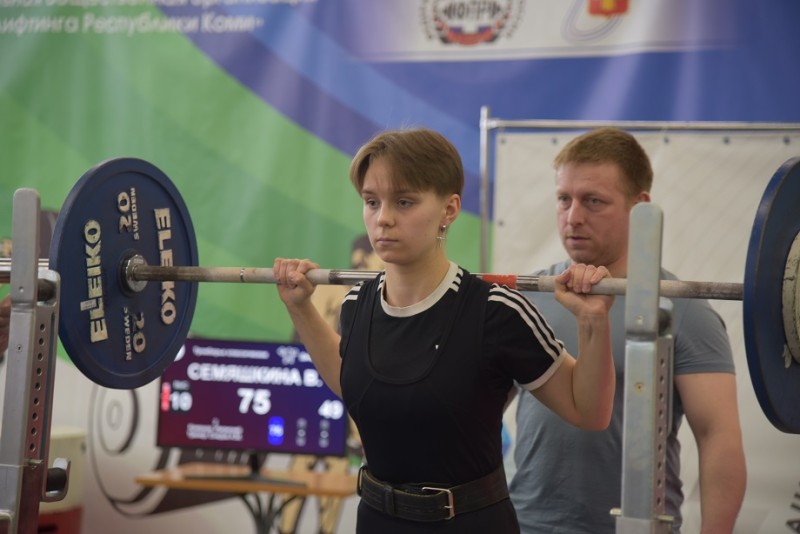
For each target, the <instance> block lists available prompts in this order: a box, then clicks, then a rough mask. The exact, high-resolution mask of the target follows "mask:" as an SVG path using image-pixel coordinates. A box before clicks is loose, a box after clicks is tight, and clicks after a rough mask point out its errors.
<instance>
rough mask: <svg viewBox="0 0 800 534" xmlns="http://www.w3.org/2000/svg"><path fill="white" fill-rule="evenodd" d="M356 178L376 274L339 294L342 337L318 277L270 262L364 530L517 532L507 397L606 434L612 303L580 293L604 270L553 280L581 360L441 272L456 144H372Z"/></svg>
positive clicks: (411, 140) (496, 299) (496, 293)
mask: <svg viewBox="0 0 800 534" xmlns="http://www.w3.org/2000/svg"><path fill="white" fill-rule="evenodd" d="M350 179H351V181H352V183H353V185H354V186H355V188H356V191H357V192H358V194H359V195H360V196H361V198H362V201H363V218H364V225H365V227H366V230H367V234H368V235H369V239H370V243H371V245H372V248H373V249H374V251H375V252H376V254H378V256H379V257H380V259H381V261H382V262H383V264H384V266H385V270H384V271H382V272H381V274H380V275H379V276H378V277H376V278H375V279H374V280H372V281H369V282H365V283H363V284H359V285H357V286H355V287H354V288H353V289H352V290H351V291H350V292H349V293H348V294H347V295H346V297H345V299H344V301H343V303H342V310H341V329H340V331H341V333H342V334H341V336H340V335H338V334H337V333H336V332H335V330H334V329H333V328H332V327H331V326H330V325H329V324H327V323H326V322H325V321H324V319H323V318H322V316H321V315H320V313H319V312H318V311H317V310H316V309H315V307H314V305H313V303H312V301H311V299H310V297H311V294H312V292H313V291H314V285H313V284H312V283H311V282H310V281H309V280H308V278H307V277H306V276H305V273H307V272H308V271H309V270H311V269H314V268H317V267H318V265H317V264H316V263H313V262H312V261H309V260H298V259H282V258H278V259H276V260H275V263H274V271H275V276H276V278H277V280H278V285H277V289H278V293H279V295H280V298H281V299H282V301H283V302H284V304H285V305H286V308H287V310H288V312H289V315H290V317H291V319H292V321H293V323H294V326H295V329H296V331H297V332H298V333H299V335H300V339H301V341H302V342H303V343H304V344H305V346H306V348H307V349H308V352H309V354H310V355H311V357H312V359H313V361H314V364H315V365H316V367H317V369H318V371H319V372H320V374H321V376H322V377H323V379H324V380H325V382H326V383H327V385H328V386H329V387H330V388H331V389H332V390H333V391H334V392H336V393H337V394H338V395H340V396H342V398H343V399H344V402H345V405H346V406H347V409H348V411H349V413H350V415H351V416H352V418H353V420H354V421H355V423H356V425H357V426H358V430H359V432H360V435H361V439H362V442H363V445H364V452H365V456H366V461H367V465H366V466H365V468H362V470H361V471H360V472H359V486H360V489H359V493H360V495H361V502H360V503H359V506H358V517H357V531H358V532H360V533H370V534H373V533H376V532H377V533H380V534H392V533H401V534H408V533H411V532H434V531H435V532H453V533H459V534H464V533H480V534H486V533H487V532H498V533H500V532H502V533H513V532H518V531H519V526H518V523H517V518H516V514H515V511H514V509H513V506H512V505H511V501H510V500H509V498H508V488H507V485H506V479H505V474H504V472H503V458H502V446H501V425H502V414H503V409H504V406H505V404H506V401H507V398H508V394H509V393H510V392H511V390H512V388H513V387H514V383H515V382H516V383H518V384H521V385H522V387H523V388H524V389H526V390H528V391H529V392H530V393H532V395H531V397H532V398H533V397H534V396H535V397H536V399H537V402H541V403H542V404H543V405H545V406H547V407H548V408H549V409H550V410H552V411H553V413H554V414H556V417H559V418H561V419H563V420H564V421H565V422H566V423H567V424H571V425H575V426H576V427H580V428H585V429H592V430H598V429H603V428H605V427H606V426H607V425H608V422H609V418H610V415H611V402H612V399H613V396H614V380H615V378H614V377H615V373H614V368H613V357H612V355H611V347H610V335H609V321H608V310H609V308H610V307H611V305H612V303H613V297H609V296H602V295H589V294H588V291H589V290H590V289H591V287H592V286H593V285H594V284H596V283H597V282H599V281H600V280H601V279H602V278H604V277H607V276H608V270H607V269H606V268H605V267H595V266H590V265H584V264H581V263H576V264H573V265H570V266H569V267H568V268H567V269H566V271H565V272H564V273H563V274H560V276H559V277H558V278H557V283H556V291H555V298H556V299H557V300H558V302H560V303H561V305H563V306H564V307H565V308H566V309H568V310H569V312H570V314H571V315H572V316H573V322H572V324H571V325H570V326H569V329H570V330H575V324H576V323H577V337H578V345H577V347H576V350H577V353H579V354H580V358H579V359H577V360H576V359H575V358H573V356H571V355H570V354H569V353H568V352H567V351H566V350H564V347H563V345H562V343H561V342H560V341H559V340H558V338H557V337H556V334H554V332H553V331H552V329H551V328H550V326H549V325H548V323H547V322H546V320H545V318H544V317H543V316H542V315H541V314H540V313H539V312H538V310H537V309H536V308H535V307H534V306H533V305H532V304H531V303H530V302H529V301H528V300H527V299H526V298H525V297H523V296H522V294H520V293H519V292H517V291H514V290H511V289H508V288H506V287H503V286H498V285H496V284H490V283H487V282H485V281H483V280H482V279H480V278H477V277H475V276H473V275H472V274H470V273H469V272H467V271H466V270H465V269H464V268H462V267H460V266H458V265H457V264H456V263H454V262H452V261H451V260H450V259H449V258H448V256H447V253H446V248H445V241H446V237H447V232H448V230H449V229H450V227H451V225H452V224H453V223H454V222H455V221H456V219H457V217H458V215H459V213H460V211H461V193H462V189H463V184H464V171H463V168H462V163H461V158H460V156H459V154H458V152H457V151H456V149H455V147H454V146H453V145H452V144H451V143H450V142H449V141H447V140H446V139H445V138H444V137H442V136H441V135H440V134H438V133H436V132H433V131H431V130H427V129H409V130H398V131H387V132H383V133H380V134H378V135H377V136H376V137H374V138H373V139H372V140H370V141H369V142H368V143H367V144H365V145H364V146H363V147H362V148H361V149H360V150H359V151H358V153H357V154H356V156H355V158H354V159H353V161H352V164H351V167H350ZM559 334H560V333H559ZM561 461H564V462H568V461H571V460H570V459H569V458H562V459H561Z"/></svg>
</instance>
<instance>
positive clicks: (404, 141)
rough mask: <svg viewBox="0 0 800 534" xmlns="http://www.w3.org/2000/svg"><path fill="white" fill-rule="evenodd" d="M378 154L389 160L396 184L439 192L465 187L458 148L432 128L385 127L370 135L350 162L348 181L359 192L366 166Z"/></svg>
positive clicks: (460, 189)
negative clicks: (379, 131)
mask: <svg viewBox="0 0 800 534" xmlns="http://www.w3.org/2000/svg"><path fill="white" fill-rule="evenodd" d="M378 158H384V159H385V160H386V161H387V162H388V163H389V167H390V168H391V170H392V173H393V176H392V179H393V180H394V181H395V185H396V186H400V185H403V186H407V187H409V188H410V189H411V190H414V191H429V190H433V191H434V192H435V193H436V194H438V195H439V196H447V195H450V194H453V193H457V194H458V195H461V193H462V191H463V189H464V167H463V164H462V162H461V156H460V155H459V153H458V150H456V147H455V146H453V144H452V143H451V142H450V141H448V140H447V139H446V138H445V137H444V136H443V135H442V134H440V133H438V132H435V131H433V130H430V129H427V128H412V129H404V130H387V131H384V132H381V133H379V134H377V135H376V136H375V137H373V138H372V139H370V140H369V141H368V142H367V143H366V144H365V145H364V146H362V147H361V148H360V149H359V150H358V152H357V153H356V155H355V157H354V158H353V161H352V163H351V164H350V181H351V182H352V183H353V186H354V187H355V188H356V191H358V192H359V193H361V189H362V188H363V186H364V177H365V176H366V174H367V169H369V166H370V165H371V164H372V162H373V161H375V160H376V159H378Z"/></svg>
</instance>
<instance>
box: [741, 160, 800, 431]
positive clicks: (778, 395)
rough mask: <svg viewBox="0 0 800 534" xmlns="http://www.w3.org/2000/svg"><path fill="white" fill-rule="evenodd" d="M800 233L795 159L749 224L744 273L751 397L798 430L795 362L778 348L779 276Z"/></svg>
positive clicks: (782, 426)
mask: <svg viewBox="0 0 800 534" xmlns="http://www.w3.org/2000/svg"><path fill="white" fill-rule="evenodd" d="M798 232H800V158H793V159H790V160H788V161H787V162H786V163H784V164H783V165H782V166H781V167H780V168H779V169H778V170H777V171H776V172H775V174H774V175H773V176H772V179H771V180H770V182H769V184H768V185H767V188H766V189H765V191H764V195H763V196H762V198H761V203H760V204H759V206H758V212H757V213H756V218H755V221H754V223H753V230H752V233H751V234H750V245H749V247H748V249H747V263H746V266H745V273H744V294H743V300H744V302H743V319H744V325H743V326H744V341H745V349H746V351H747V366H748V369H749V370H750V379H751V380H752V383H753V388H754V389H755V392H756V398H758V402H759V404H760V405H761V409H762V410H763V411H764V414H765V415H766V416H767V419H769V421H770V422H771V423H772V424H773V425H774V426H775V427H776V428H778V429H779V430H781V431H783V432H787V433H792V434H800V365H798V364H797V363H795V362H794V361H793V362H792V363H791V365H790V366H789V367H788V368H787V367H786V366H785V364H784V358H783V347H784V344H785V343H786V340H785V334H784V327H783V276H784V270H785V267H786V260H787V258H788V255H789V250H790V249H791V247H792V243H793V242H794V239H795V237H796V236H797V234H798Z"/></svg>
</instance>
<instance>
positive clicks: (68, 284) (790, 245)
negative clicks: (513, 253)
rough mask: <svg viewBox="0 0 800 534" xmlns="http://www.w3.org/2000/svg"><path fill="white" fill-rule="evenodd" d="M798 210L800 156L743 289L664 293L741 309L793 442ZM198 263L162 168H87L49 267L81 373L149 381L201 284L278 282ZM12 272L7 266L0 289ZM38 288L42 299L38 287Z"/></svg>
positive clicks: (128, 164) (777, 196)
mask: <svg viewBox="0 0 800 534" xmlns="http://www.w3.org/2000/svg"><path fill="white" fill-rule="evenodd" d="M798 204H800V158H794V159H792V160H789V161H787V162H786V163H785V164H784V165H782V166H781V167H780V168H779V169H778V171H777V172H776V173H775V174H774V176H773V177H772V179H771V180H770V182H769V184H768V186H767V188H766V190H765V192H764V195H763V197H762V200H761V203H760V205H759V209H758V212H757V216H756V220H755V222H754V225H753V230H752V233H751V236H750V243H749V247H748V254H747V262H746V270H745V277H744V283H719V282H690V281H674V280H662V281H661V282H660V294H661V296H664V297H668V298H703V299H715V300H717V299H721V300H743V301H744V306H743V318H744V334H745V343H746V351H747V361H748V367H749V370H750V374H751V379H752V381H753V385H754V388H755V391H756V396H757V398H758V399H759V403H760V404H761V406H762V409H763V410H764V412H765V414H766V415H767V417H768V418H769V419H770V421H771V422H772V423H773V425H775V426H776V427H777V428H779V429H781V430H783V431H785V432H792V433H800V410H798V409H797V406H798V405H800V341H799V340H798V330H800V327H798V325H799V324H800V314H798V311H799V310H798V302H800V288H799V286H798V284H797V279H798V265H799V264H800V244H798V243H799V242H800V239H799V238H798V235H800V217H798V216H797V214H796V213H795V210H796V207H797V205H798ZM197 256H198V255H197V245H196V239H195V234H194V229H193V226H192V222H191V219H190V217H189V212H188V210H187V208H186V205H185V204H184V201H183V199H182V198H181V196H180V194H179V193H178V191H177V189H176V187H175V186H174V184H173V183H172V182H171V181H170V180H169V179H168V178H167V176H166V175H165V174H164V173H163V172H162V171H161V170H160V169H158V168H157V167H156V166H154V165H153V164H151V163H149V162H146V161H144V160H141V159H135V158H116V159H111V160H108V161H105V162H102V163H100V164H98V165H96V166H95V167H93V168H91V169H89V171H87V172H86V173H85V174H84V175H83V176H82V177H81V179H80V180H79V181H78V182H77V183H76V184H75V186H74V187H73V189H72V190H71V192H70V194H69V195H68V197H67V199H66V201H65V202H64V205H63V207H62V209H61V212H60V214H59V216H58V219H57V222H56V226H55V230H54V235H53V239H52V241H51V248H50V260H49V267H50V269H52V270H55V271H57V272H58V273H59V275H60V276H61V280H62V284H61V296H60V306H61V308H60V314H59V316H60V320H59V323H60V324H59V336H60V338H61V342H62V344H63V345H64V348H65V350H66V351H67V353H68V354H69V356H70V358H71V359H72V361H73V362H74V363H75V365H76V366H77V367H78V368H79V369H80V370H81V371H82V372H83V373H84V374H85V375H86V376H87V377H88V378H90V379H91V380H92V381H94V382H96V383H98V384H100V385H103V386H106V387H111V388H118V389H132V388H135V387H139V386H142V385H144V384H147V383H149V382H150V381H152V380H154V379H155V378H157V377H158V376H160V375H161V373H162V372H163V371H164V369H165V368H166V367H167V366H168V365H169V364H170V363H172V361H173V359H174V357H175V355H176V354H177V353H178V350H179V349H180V347H181V345H182V344H183V343H184V340H185V338H186V336H187V334H188V330H189V326H190V324H191V318H192V315H193V313H194V308H195V304H196V299H197V282H228V283H275V277H274V274H273V272H272V269H269V268H252V267H200V266H198V258H197ZM40 267H41V264H40ZM8 270H10V268H9V269H8ZM5 272H7V271H6V268H5V266H4V265H3V264H0V282H2V281H3V280H4V278H5V277H6V275H5V274H4V273H5ZM376 275H377V272H375V271H357V270H327V269H315V270H313V271H311V272H309V273H308V276H309V278H310V279H311V280H312V281H313V282H315V283H317V284H344V285H350V284H355V283H357V282H361V281H365V280H368V279H370V278H372V277H374V276H376ZM480 276H482V277H483V278H484V279H486V280H487V281H490V282H497V283H500V284H506V285H508V286H509V287H513V288H516V289H520V290H524V291H545V292H548V291H549V292H552V291H554V278H555V277H553V276H536V275H525V276H523V275H519V276H518V275H496V274H482V275H480ZM150 282H159V283H157V284H155V283H150ZM176 282H182V283H177V284H176ZM39 291H40V292H42V291H46V285H43V284H42V283H41V281H40V287H39ZM625 291H626V280H625V279H620V278H617V279H605V280H603V281H602V282H601V283H599V284H597V286H596V287H595V289H594V290H593V292H594V293H601V294H609V295H624V294H625ZM792 356H793V357H792Z"/></svg>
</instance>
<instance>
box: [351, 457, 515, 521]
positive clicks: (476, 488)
mask: <svg viewBox="0 0 800 534" xmlns="http://www.w3.org/2000/svg"><path fill="white" fill-rule="evenodd" d="M358 494H359V495H361V499H362V500H363V501H364V502H365V503H367V504H368V505H370V506H371V507H373V508H375V509H376V510H380V511H381V512H383V513H385V514H388V515H391V516H394V517H399V518H401V519H409V520H411V521H441V520H443V519H452V518H453V517H455V516H456V514H464V513H467V512H473V511H475V510H480V509H481V508H485V507H487V506H489V505H492V504H495V503H497V502H500V501H502V500H503V499H506V498H508V484H507V483H506V474H505V471H504V470H503V464H500V466H499V467H498V468H497V469H495V470H494V471H493V472H492V473H490V474H488V475H486V476H484V477H481V478H479V479H477V480H473V481H471V482H466V483H464V484H459V485H458V486H443V485H438V484H429V485H426V484H402V485H392V484H388V483H386V482H381V481H380V480H378V479H377V478H375V477H373V476H372V475H371V474H370V472H369V470H368V469H367V467H366V466H363V467H361V469H360V470H359V471H358Z"/></svg>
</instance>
